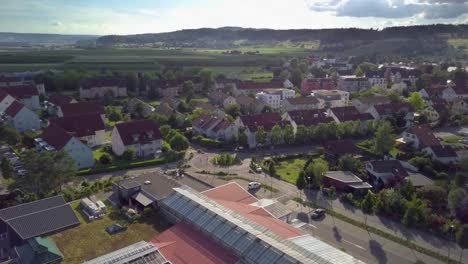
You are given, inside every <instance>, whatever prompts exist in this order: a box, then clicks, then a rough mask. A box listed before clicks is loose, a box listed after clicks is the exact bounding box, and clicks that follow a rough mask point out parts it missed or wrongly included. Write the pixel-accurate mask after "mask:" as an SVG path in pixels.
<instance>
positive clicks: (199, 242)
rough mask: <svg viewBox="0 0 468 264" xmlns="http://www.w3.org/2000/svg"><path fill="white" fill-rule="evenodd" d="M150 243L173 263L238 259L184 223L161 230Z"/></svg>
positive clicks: (224, 262)
mask: <svg viewBox="0 0 468 264" xmlns="http://www.w3.org/2000/svg"><path fill="white" fill-rule="evenodd" d="M151 243H153V244H154V245H155V246H156V247H157V248H158V249H159V250H160V252H161V254H162V255H163V256H164V257H165V258H166V259H167V260H169V261H170V262H171V263H173V264H188V263H203V264H228V263H232V264H234V263H237V262H238V261H239V258H238V257H236V256H235V255H234V254H233V253H231V252H230V251H228V250H227V249H225V248H223V247H221V246H220V245H219V244H217V243H216V242H215V241H213V240H212V239H211V238H209V237H208V236H206V235H205V234H203V233H201V232H200V231H197V230H195V229H193V228H191V227H190V226H189V225H187V224H185V223H178V224H176V225H175V226H173V227H171V228H169V229H168V230H166V231H164V232H162V233H161V234H159V235H158V236H156V237H155V238H154V239H153V240H152V241H151Z"/></svg>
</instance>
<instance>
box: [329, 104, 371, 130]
mask: <svg viewBox="0 0 468 264" xmlns="http://www.w3.org/2000/svg"><path fill="white" fill-rule="evenodd" d="M328 115H329V116H330V117H332V118H333V119H334V120H335V122H337V123H343V122H349V121H361V125H362V126H363V125H364V124H365V123H366V122H367V121H369V120H372V119H373V118H372V115H370V114H369V113H360V112H359V111H358V110H357V109H356V107H354V106H343V107H335V108H330V109H328Z"/></svg>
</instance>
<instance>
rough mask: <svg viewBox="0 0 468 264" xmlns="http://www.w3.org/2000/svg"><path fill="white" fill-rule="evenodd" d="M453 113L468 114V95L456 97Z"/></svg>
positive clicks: (453, 103)
mask: <svg viewBox="0 0 468 264" xmlns="http://www.w3.org/2000/svg"><path fill="white" fill-rule="evenodd" d="M452 113H453V114H457V115H467V114H468V97H465V98H463V99H455V100H454V101H453V102H452Z"/></svg>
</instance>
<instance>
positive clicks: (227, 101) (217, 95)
mask: <svg viewBox="0 0 468 264" xmlns="http://www.w3.org/2000/svg"><path fill="white" fill-rule="evenodd" d="M208 99H209V100H210V102H211V103H212V104H214V105H219V106H222V107H223V108H226V107H228V106H230V105H233V104H236V99H235V98H234V97H232V96H231V95H229V94H226V93H223V92H216V91H215V92H210V93H209V94H208Z"/></svg>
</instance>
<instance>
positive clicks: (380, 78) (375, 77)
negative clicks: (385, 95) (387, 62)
mask: <svg viewBox="0 0 468 264" xmlns="http://www.w3.org/2000/svg"><path fill="white" fill-rule="evenodd" d="M365 77H366V78H367V79H368V80H369V83H370V86H371V87H378V88H382V89H386V88H387V87H388V85H389V80H388V78H387V77H386V74H385V70H381V69H378V70H369V71H366V72H365Z"/></svg>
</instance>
